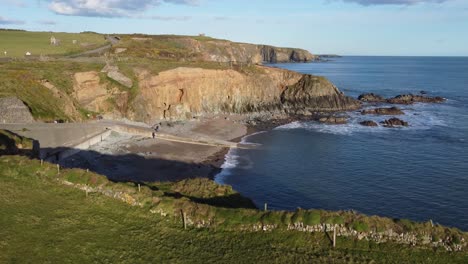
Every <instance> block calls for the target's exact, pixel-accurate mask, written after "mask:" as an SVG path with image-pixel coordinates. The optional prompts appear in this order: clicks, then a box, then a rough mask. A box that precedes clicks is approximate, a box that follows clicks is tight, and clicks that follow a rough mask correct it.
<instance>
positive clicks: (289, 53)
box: [114, 36, 318, 64]
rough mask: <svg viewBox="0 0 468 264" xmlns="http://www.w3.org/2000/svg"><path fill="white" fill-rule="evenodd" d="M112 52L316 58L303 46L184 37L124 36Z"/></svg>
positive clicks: (252, 59)
mask: <svg viewBox="0 0 468 264" xmlns="http://www.w3.org/2000/svg"><path fill="white" fill-rule="evenodd" d="M122 50H124V51H123V52H122ZM114 52H115V53H116V54H122V55H124V56H125V55H127V56H128V55H132V56H139V57H146V58H158V59H171V60H174V59H175V60H193V61H209V62H222V63H242V64H262V63H276V62H308V61H314V60H317V59H318V56H315V55H312V54H311V53H310V52H308V51H306V50H303V49H293V48H279V47H273V46H267V45H255V44H248V43H237V42H231V41H227V40H219V39H213V38H208V37H184V36H146V37H144V38H138V37H126V38H125V37H124V40H123V42H122V43H121V44H120V45H118V46H116V47H115V48H114Z"/></svg>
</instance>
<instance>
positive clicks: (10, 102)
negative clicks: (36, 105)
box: [0, 97, 34, 124]
mask: <svg viewBox="0 0 468 264" xmlns="http://www.w3.org/2000/svg"><path fill="white" fill-rule="evenodd" d="M31 122H34V118H33V116H32V115H31V112H30V111H29V108H28V107H27V106H26V105H25V104H24V103H23V102H22V101H21V100H19V99H18V98H16V97H4V98H0V123H3V124H10V123H31Z"/></svg>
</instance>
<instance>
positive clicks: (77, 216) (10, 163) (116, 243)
mask: <svg viewBox="0 0 468 264" xmlns="http://www.w3.org/2000/svg"><path fill="white" fill-rule="evenodd" d="M80 175H81V176H83V175H85V178H83V177H81V176H80ZM86 175H87V176H86ZM58 178H60V179H68V180H70V181H72V182H73V181H80V180H81V181H83V180H85V179H86V180H87V181H88V183H90V184H91V183H92V182H94V183H98V182H101V183H103V182H104V183H105V182H106V180H105V179H103V178H102V176H99V175H95V174H92V173H86V172H84V171H80V170H64V171H62V172H61V175H60V176H59V177H58ZM0 182H1V184H0V212H1V217H0V263H30V262H35V263H44V262H51V263H69V262H71V263H89V262H101V263H271V262H272V261H273V262H276V263H324V262H325V263H466V262H467V260H468V256H467V255H466V253H447V252H445V251H439V250H437V251H432V250H423V249H417V248H413V249H412V248H409V247H408V246H400V245H394V244H389V243H386V244H380V245H377V244H374V243H371V242H367V241H357V240H346V239H341V238H340V240H339V241H338V248H337V249H335V250H332V249H331V248H330V243H329V242H328V239H327V238H326V237H325V235H324V234H319V233H312V234H311V233H302V232H291V231H285V230H276V231H272V232H249V231H229V230H224V229H222V228H219V229H216V228H215V229H212V228H209V229H192V228H189V229H187V230H184V229H182V228H181V225H180V222H179V221H176V220H174V219H173V218H171V217H162V216H160V215H158V214H151V213H149V212H148V210H147V209H146V208H141V207H136V206H130V205H128V204H126V203H124V202H122V201H119V200H116V199H113V198H110V197H107V196H104V195H101V194H97V193H92V194H90V195H88V197H86V195H85V192H83V191H81V190H78V189H76V188H74V187H71V186H66V185H63V184H60V183H59V182H58V181H57V171H56V168H55V166H54V165H52V164H44V165H43V166H41V165H40V163H39V162H38V161H36V160H28V159H26V158H21V157H15V156H4V157H0ZM106 184H108V185H109V186H113V187H114V188H117V186H116V185H119V184H115V183H110V182H107V183H106ZM190 186H191V185H190V184H189V182H187V181H186V182H182V183H178V184H176V186H174V187H173V188H175V189H176V190H181V191H183V192H187V193H190V194H192V195H204V194H203V193H201V194H200V193H199V192H198V191H197V190H195V189H193V187H190ZM120 188H123V185H122V186H120ZM127 188H129V187H128V185H127ZM166 188H171V187H170V186H166ZM133 189H134V188H133ZM225 191H226V189H225ZM227 193H230V192H229V191H227Z"/></svg>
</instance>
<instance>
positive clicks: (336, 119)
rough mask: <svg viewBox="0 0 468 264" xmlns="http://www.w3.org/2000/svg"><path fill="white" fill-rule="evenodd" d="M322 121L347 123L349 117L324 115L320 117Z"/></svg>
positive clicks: (326, 122)
mask: <svg viewBox="0 0 468 264" xmlns="http://www.w3.org/2000/svg"><path fill="white" fill-rule="evenodd" d="M318 121H319V122H320V123H325V124H337V125H338V124H346V123H347V122H348V119H347V118H346V117H344V116H324V117H320V118H319V119H318Z"/></svg>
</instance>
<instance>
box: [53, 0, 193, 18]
mask: <svg viewBox="0 0 468 264" xmlns="http://www.w3.org/2000/svg"><path fill="white" fill-rule="evenodd" d="M163 3H169V4H180V5H196V4H197V3H198V0H135V1H128V0H52V1H51V3H50V4H49V9H50V10H51V11H53V12H54V13H56V14H59V15H68V16H90V17H128V16H132V15H134V14H137V13H141V12H144V11H146V10H148V9H149V8H151V7H154V6H158V5H160V4H163Z"/></svg>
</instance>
